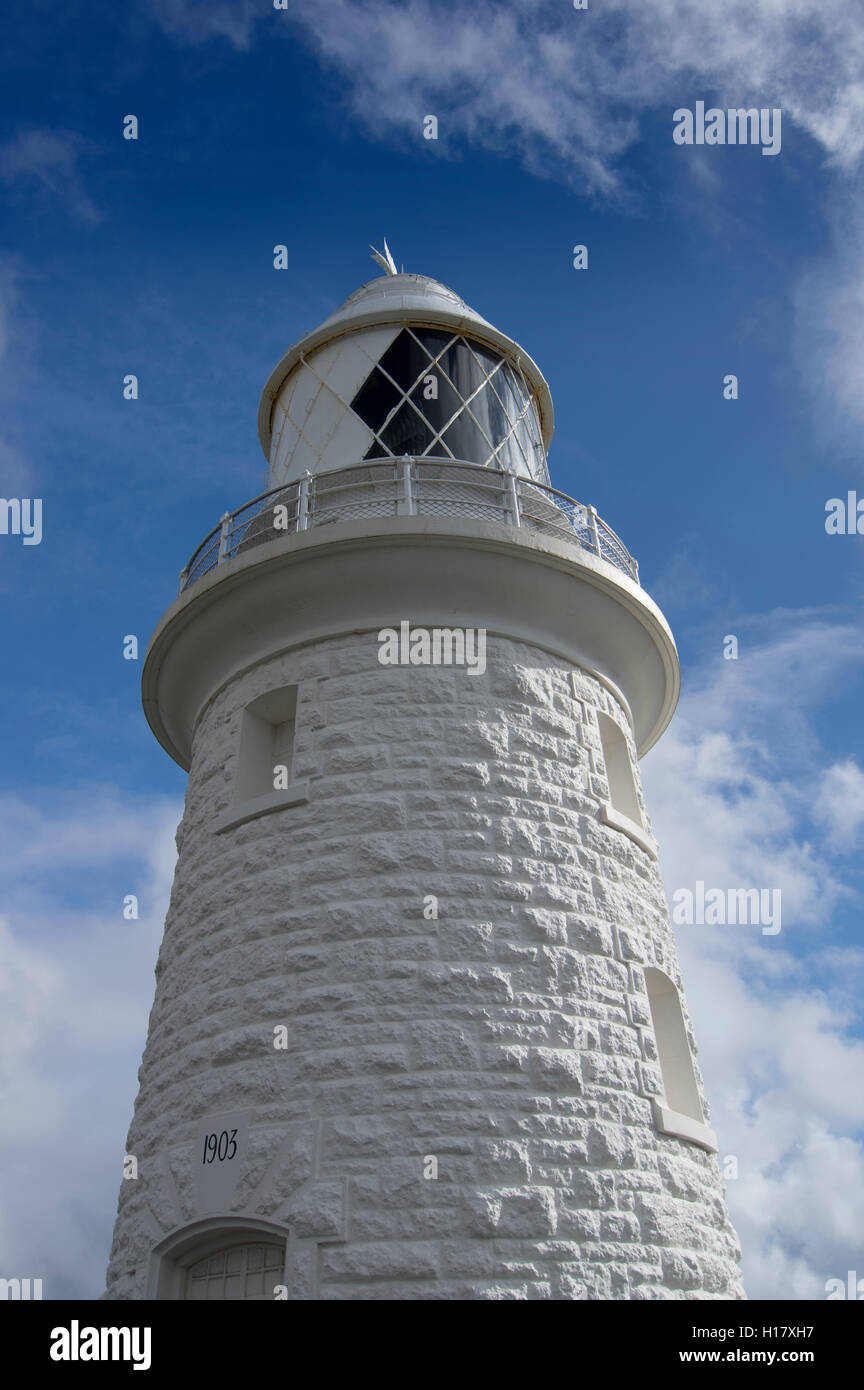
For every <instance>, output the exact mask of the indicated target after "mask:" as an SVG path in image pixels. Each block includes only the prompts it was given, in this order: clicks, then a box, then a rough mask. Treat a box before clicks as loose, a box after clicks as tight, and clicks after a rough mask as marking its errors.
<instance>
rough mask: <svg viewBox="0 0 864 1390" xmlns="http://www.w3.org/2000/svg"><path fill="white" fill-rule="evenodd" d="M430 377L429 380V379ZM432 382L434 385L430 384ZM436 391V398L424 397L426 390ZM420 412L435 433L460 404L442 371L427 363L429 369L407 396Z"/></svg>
mask: <svg viewBox="0 0 864 1390" xmlns="http://www.w3.org/2000/svg"><path fill="white" fill-rule="evenodd" d="M430 378H431V381H430ZM432 383H434V385H433V384H432ZM431 390H434V391H436V392H437V399H434V398H433V399H431V400H427V399H426V393H427V391H431ZM408 399H409V400H410V401H413V402H414V404H415V405H416V407H417V409H418V410H419V411H420V414H421V415H422V416H423V418H424V419H425V420H427V421H428V422H429V424H430V425H431V426H432V429H433V431H434V433H435V434H437V433H438V431H439V430H440V429H442V428H443V427H444V425H446V424H447V421H448V420H450V419H451V418H452V417H453V416H454V415H455V414H456V411H457V410H458V409H459V407H460V406H461V404H462V401H461V399H460V398H459V396H457V395H456V392H455V391H454V390H453V387H452V386H451V385H450V382H449V381H448V380H447V378H446V376H445V375H444V373H443V372H441V371H439V369H438V368H437V367H436V366H433V365H432V363H431V362H430V363H429V370H428V372H425V373H424V375H423V378H422V379H421V380H420V381H418V383H417V385H416V386H415V387H414V390H413V391H412V392H411V394H410V396H409V397H408Z"/></svg>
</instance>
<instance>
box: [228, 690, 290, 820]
mask: <svg viewBox="0 0 864 1390" xmlns="http://www.w3.org/2000/svg"><path fill="white" fill-rule="evenodd" d="M296 710H297V687H296V685H285V686H283V687H282V688H281V690H270V691H268V692H267V694H266V695H259V697H258V699H257V700H253V701H252V703H251V704H249V705H247V706H246V708H245V710H244V711H243V722H242V725H241V729H240V748H239V754H238V765H237V780H236V786H235V792H234V795H235V800H236V801H240V802H244V801H253V800H255V799H256V798H257V797H259V796H268V795H270V794H271V793H272V792H273V791H275V790H277V789H279V788H280V787H281V788H283V789H284V787H286V786H287V785H289V784H290V782H291V776H292V771H291V764H292V759H293V755H294V716H295V713H296ZM280 769H285V771H284V772H282V771H280Z"/></svg>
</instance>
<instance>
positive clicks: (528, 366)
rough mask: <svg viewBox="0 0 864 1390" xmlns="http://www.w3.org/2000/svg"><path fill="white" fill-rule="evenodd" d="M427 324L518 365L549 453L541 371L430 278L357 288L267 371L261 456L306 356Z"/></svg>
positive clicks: (547, 401)
mask: <svg viewBox="0 0 864 1390" xmlns="http://www.w3.org/2000/svg"><path fill="white" fill-rule="evenodd" d="M399 322H402V323H411V324H425V325H427V326H432V327H439V326H440V327H447V328H452V329H454V330H456V331H459V332H463V333H467V334H469V335H470V336H471V337H473V338H478V339H479V340H480V341H481V342H484V343H487V344H488V345H489V346H491V347H494V348H497V349H498V351H499V352H500V353H502V354H503V355H504V356H505V357H508V358H510V359H512V360H515V361H516V362H518V365H519V367H520V368H521V370H522V372H524V374H525V376H526V378H527V379H528V381H529V382H530V383H531V386H532V388H533V390H534V393H535V395H536V400H537V406H538V413H539V417H540V427H541V430H542V434H543V443H544V446H545V448H546V449H547V450H548V448H549V442H550V440H551V438H552V433H553V430H554V427H555V426H554V415H553V410H552V397H551V396H550V394H549V387H548V386H547V384H546V381H545V379H544V377H543V374H542V372H541V371H540V368H539V367H538V366H537V364H536V363H535V362H534V361H532V359H531V358H530V357H529V356H528V354H527V353H526V352H524V351H523V349H522V348H520V347H519V344H518V343H515V342H513V340H512V339H511V338H508V337H506V336H505V335H504V334H503V333H501V332H500V331H499V330H498V329H497V328H495V327H494V325H493V324H491V323H489V322H488V321H487V320H486V319H484V318H481V316H480V315H479V314H478V313H477V312H476V311H475V310H474V309H472V308H471V307H470V306H469V305H468V304H466V303H465V301H464V300H463V299H460V298H459V296H458V294H456V293H455V291H453V290H451V289H449V288H448V286H447V285H442V284H441V282H440V281H439V280H431V279H430V278H429V276H428V275H409V274H405V273H402V274H400V275H379V276H376V277H375V279H374V280H369V281H367V283H366V284H365V285H361V286H360V288H359V289H358V290H355V291H354V293H353V294H352V295H349V297H348V298H347V299H346V300H345V303H344V304H342V305H341V306H340V307H339V308H338V309H337V310H336V311H335V313H332V314H331V315H330V316H329V318H326V319H325V320H324V322H323V323H322V324H320V326H319V327H318V328H316V329H315V331H314V332H313V333H308V334H307V335H306V337H305V338H301V339H300V341H299V342H298V343H295V344H294V346H293V347H291V348H289V349H288V351H287V352H286V354H285V356H284V357H283V358H282V360H281V362H279V364H278V366H277V367H276V368H275V369H274V370H273V371H272V372H271V374H270V376H269V378H268V380H267V384H266V386H265V387H264V391H263V393H262V396H261V404H260V406H259V409H258V438H259V439H260V441H261V447H262V449H263V450H264V454H265V456H266V457H267V458H268V459H269V458H270V445H271V430H272V412H273V403H274V401H275V400H276V398H277V396H278V395H279V392H280V391H281V389H282V386H283V383H284V382H285V379H286V377H288V375H289V374H290V373H291V372H292V371H293V369H294V368H295V367H296V365H297V363H298V362H299V361H300V360H301V357H302V356H303V354H305V353H311V352H312V351H313V350H314V349H316V348H319V347H321V346H322V344H324V343H327V342H330V341H331V340H332V339H334V338H339V337H342V336H344V335H345V334H346V333H351V332H353V331H354V330H356V329H359V328H367V327H370V326H371V325H373V324H383V323H399Z"/></svg>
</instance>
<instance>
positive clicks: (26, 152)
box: [0, 128, 101, 223]
mask: <svg viewBox="0 0 864 1390" xmlns="http://www.w3.org/2000/svg"><path fill="white" fill-rule="evenodd" d="M91 148H92V145H91V142H90V141H88V140H85V139H84V137H83V136H81V135H78V134H76V132H75V131H71V130H41V129H35V128H29V129H22V130H19V131H17V132H16V133H15V135H13V136H12V138H11V139H10V140H7V141H6V142H5V144H2V145H0V182H2V183H3V184H5V185H6V188H7V190H8V192H9V193H10V194H11V195H12V196H14V197H17V198H22V199H24V198H27V199H35V201H36V202H37V203H38V204H39V205H42V206H48V207H54V206H56V205H58V204H59V205H60V206H62V207H63V208H64V209H65V210H66V211H67V212H68V213H69V214H70V216H72V217H74V218H75V219H77V220H78V221H80V222H89V223H95V222H98V221H100V219H101V214H100V212H99V210H98V208H97V207H96V206H95V204H94V203H93V202H92V200H91V198H90V197H89V195H88V194H87V192H86V191H85V188H84V183H83V179H82V177H81V171H80V161H81V158H82V156H83V155H85V154H86V153H87V152H88V151H89V150H90V149H91Z"/></svg>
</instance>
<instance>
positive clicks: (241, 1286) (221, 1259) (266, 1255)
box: [183, 1243, 285, 1302]
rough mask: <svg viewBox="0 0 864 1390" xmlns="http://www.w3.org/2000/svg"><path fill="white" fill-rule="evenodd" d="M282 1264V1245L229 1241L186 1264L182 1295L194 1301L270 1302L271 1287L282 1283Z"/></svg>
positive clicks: (283, 1261) (271, 1298)
mask: <svg viewBox="0 0 864 1390" xmlns="http://www.w3.org/2000/svg"><path fill="white" fill-rule="evenodd" d="M284 1268H285V1247H284V1245H276V1244H270V1243H266V1244H254V1245H253V1244H249V1245H230V1246H228V1247H227V1248H225V1249H222V1250H214V1251H211V1252H210V1253H209V1254H207V1255H204V1256H202V1258H201V1259H199V1260H196V1261H195V1262H194V1264H189V1265H188V1266H187V1267H186V1269H185V1271H184V1274H185V1277H184V1279H183V1298H184V1299H190V1300H192V1301H194V1302H202V1301H204V1302H213V1301H217V1300H218V1301H221V1300H224V1299H227V1300H231V1299H236V1300H237V1301H238V1302H239V1301H240V1300H248V1301H263V1300H266V1301H268V1302H272V1301H273V1289H274V1287H275V1286H276V1285H277V1284H281V1283H282V1281H283V1278H284V1273H283V1271H284Z"/></svg>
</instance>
